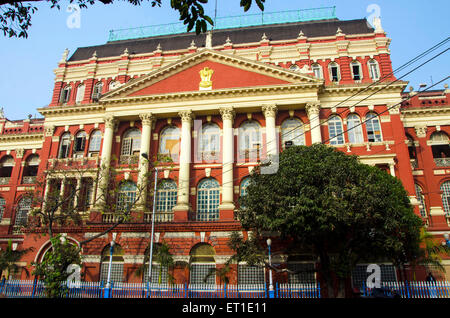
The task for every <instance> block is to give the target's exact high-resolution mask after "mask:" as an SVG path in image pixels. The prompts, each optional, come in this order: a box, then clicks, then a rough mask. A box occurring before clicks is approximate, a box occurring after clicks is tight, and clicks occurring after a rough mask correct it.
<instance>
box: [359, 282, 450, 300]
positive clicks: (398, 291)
mask: <svg viewBox="0 0 450 318" xmlns="http://www.w3.org/2000/svg"><path fill="white" fill-rule="evenodd" d="M380 287H381V289H379V291H380V292H382V293H383V294H384V295H385V296H394V295H398V296H399V297H401V298H450V283H449V282H448V281H437V282H415V281H414V282H409V281H405V282H382V283H381V286H380ZM373 291H374V289H373V288H368V287H366V286H365V285H363V287H362V289H361V293H362V295H363V296H364V297H370V296H371V295H372V293H373Z"/></svg>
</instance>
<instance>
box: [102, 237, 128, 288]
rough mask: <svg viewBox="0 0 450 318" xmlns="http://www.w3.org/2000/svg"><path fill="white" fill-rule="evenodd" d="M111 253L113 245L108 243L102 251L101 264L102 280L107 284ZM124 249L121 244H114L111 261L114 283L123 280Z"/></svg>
mask: <svg viewBox="0 0 450 318" xmlns="http://www.w3.org/2000/svg"><path fill="white" fill-rule="evenodd" d="M110 254H111V245H107V246H106V247H105V248H104V249H103V251H102V259H101V264H100V281H101V282H103V285H104V286H105V285H106V283H107V281H108V270H109V259H110ZM123 255H124V253H123V249H122V247H121V246H120V245H118V244H114V249H113V253H112V262H111V276H110V280H111V282H113V283H122V282H123V280H124V279H123V263H124V259H123Z"/></svg>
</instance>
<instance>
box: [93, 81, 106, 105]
mask: <svg viewBox="0 0 450 318" xmlns="http://www.w3.org/2000/svg"><path fill="white" fill-rule="evenodd" d="M102 90H103V82H98V83H97V84H95V85H94V89H93V90H92V100H93V101H94V102H97V101H98V100H99V99H100V97H101V96H102Z"/></svg>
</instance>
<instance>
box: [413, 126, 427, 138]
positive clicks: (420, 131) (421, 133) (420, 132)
mask: <svg viewBox="0 0 450 318" xmlns="http://www.w3.org/2000/svg"><path fill="white" fill-rule="evenodd" d="M414 130H415V131H416V135H417V137H419V138H425V137H426V136H427V126H426V125H417V126H414Z"/></svg>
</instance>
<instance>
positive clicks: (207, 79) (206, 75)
mask: <svg viewBox="0 0 450 318" xmlns="http://www.w3.org/2000/svg"><path fill="white" fill-rule="evenodd" d="M213 73H214V70H212V69H210V68H209V67H205V68H204V69H202V70H201V71H200V72H199V74H200V78H201V81H200V84H199V89H200V90H208V89H212V81H211V77H212V75H213Z"/></svg>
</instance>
